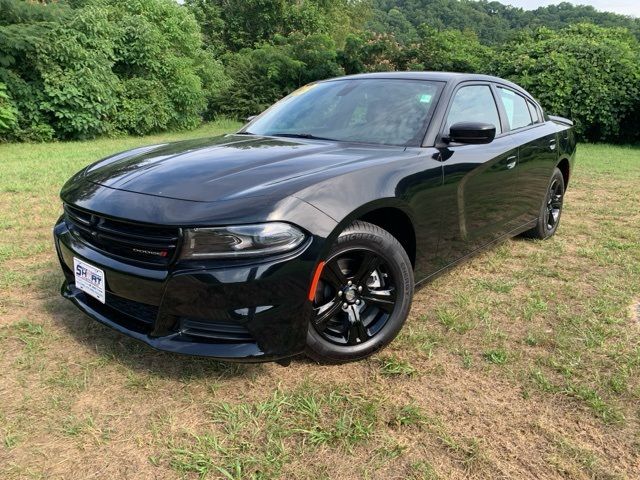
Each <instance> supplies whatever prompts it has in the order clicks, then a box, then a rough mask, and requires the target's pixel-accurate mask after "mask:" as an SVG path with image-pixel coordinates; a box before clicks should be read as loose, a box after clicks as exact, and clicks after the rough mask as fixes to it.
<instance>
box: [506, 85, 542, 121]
mask: <svg viewBox="0 0 640 480" xmlns="http://www.w3.org/2000/svg"><path fill="white" fill-rule="evenodd" d="M498 92H500V100H501V101H502V105H503V106H504V110H505V112H506V113H507V119H508V120H509V126H510V128H511V130H517V129H518V128H522V127H526V126H528V125H532V124H533V120H532V119H531V113H529V107H528V106H527V101H526V100H525V98H524V97H522V96H520V95H518V94H517V93H515V92H513V91H512V90H508V89H506V88H502V87H498ZM536 118H537V116H536Z"/></svg>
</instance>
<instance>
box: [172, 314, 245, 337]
mask: <svg viewBox="0 0 640 480" xmlns="http://www.w3.org/2000/svg"><path fill="white" fill-rule="evenodd" d="M180 332H181V333H183V334H186V335H190V336H192V337H199V338H203V339H208V340H212V341H218V342H229V343H250V342H253V341H254V339H253V336H252V335H251V333H249V330H247V327H245V326H244V325H240V324H238V323H231V322H225V321H220V320H217V321H212V322H208V321H206V320H197V319H193V318H183V319H182V320H181V322H180Z"/></svg>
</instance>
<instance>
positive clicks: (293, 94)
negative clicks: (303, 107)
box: [291, 83, 318, 97]
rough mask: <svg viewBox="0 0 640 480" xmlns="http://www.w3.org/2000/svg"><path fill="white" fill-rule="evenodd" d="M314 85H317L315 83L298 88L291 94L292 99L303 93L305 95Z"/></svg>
mask: <svg viewBox="0 0 640 480" xmlns="http://www.w3.org/2000/svg"><path fill="white" fill-rule="evenodd" d="M316 85H318V84H317V83H310V84H309V85H304V86H303V87H300V88H299V89H297V90H295V91H294V92H292V93H291V95H292V96H293V97H297V96H298V95H302V94H303V93H307V92H308V91H309V90H311V89H312V88H314V87H315V86H316Z"/></svg>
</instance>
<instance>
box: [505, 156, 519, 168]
mask: <svg viewBox="0 0 640 480" xmlns="http://www.w3.org/2000/svg"><path fill="white" fill-rule="evenodd" d="M516 160H517V157H516V156H515V155H512V156H510V157H507V168H508V169H509V170H511V169H512V168H513V167H515V166H516Z"/></svg>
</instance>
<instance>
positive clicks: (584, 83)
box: [492, 24, 640, 141]
mask: <svg viewBox="0 0 640 480" xmlns="http://www.w3.org/2000/svg"><path fill="white" fill-rule="evenodd" d="M492 68H493V70H494V71H495V73H496V74H497V75H500V76H503V77H506V78H509V79H511V80H513V81H514V82H516V83H518V84H520V85H521V86H522V87H524V88H525V89H527V90H528V91H530V92H531V93H532V94H533V95H535V96H536V97H537V98H538V100H539V101H540V102H541V103H542V105H543V106H544V107H545V109H546V110H547V112H549V113H551V114H555V115H561V116H564V117H567V118H571V119H573V120H574V121H575V122H576V131H577V132H578V134H579V135H580V136H582V137H583V138H586V139H588V140H593V141H619V140H623V139H627V140H628V139H632V138H635V139H638V138H639V137H638V135H639V132H638V127H637V124H636V123H635V122H631V121H629V120H630V119H631V118H632V117H633V116H634V115H638V106H639V104H640V46H639V45H638V41H637V40H636V39H635V38H634V37H633V36H632V35H631V34H630V33H629V32H628V31H627V30H625V29H619V28H601V27H596V26H595V25H590V24H580V25H575V26H571V27H568V28H565V29H563V30H560V31H552V30H549V29H546V28H541V29H539V30H538V31H537V32H536V33H535V34H533V35H523V36H522V37H521V38H520V39H518V40H517V41H514V42H513V43H511V44H509V45H507V46H505V48H504V50H503V51H502V52H501V53H500V55H496V60H495V61H494V63H493V67H492Z"/></svg>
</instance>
